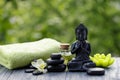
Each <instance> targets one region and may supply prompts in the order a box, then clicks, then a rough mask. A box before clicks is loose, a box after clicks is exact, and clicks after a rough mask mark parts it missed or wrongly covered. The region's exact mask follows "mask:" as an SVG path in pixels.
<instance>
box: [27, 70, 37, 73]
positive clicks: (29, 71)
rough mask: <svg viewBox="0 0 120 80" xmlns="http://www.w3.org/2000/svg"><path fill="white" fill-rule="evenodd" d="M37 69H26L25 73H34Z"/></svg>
mask: <svg viewBox="0 0 120 80" xmlns="http://www.w3.org/2000/svg"><path fill="white" fill-rule="evenodd" d="M33 71H35V69H25V73H32V72H33Z"/></svg>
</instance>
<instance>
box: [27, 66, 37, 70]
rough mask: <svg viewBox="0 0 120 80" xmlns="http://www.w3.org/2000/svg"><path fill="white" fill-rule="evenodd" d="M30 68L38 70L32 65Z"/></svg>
mask: <svg viewBox="0 0 120 80" xmlns="http://www.w3.org/2000/svg"><path fill="white" fill-rule="evenodd" d="M29 68H30V69H37V68H35V67H34V66H32V65H30V66H29Z"/></svg>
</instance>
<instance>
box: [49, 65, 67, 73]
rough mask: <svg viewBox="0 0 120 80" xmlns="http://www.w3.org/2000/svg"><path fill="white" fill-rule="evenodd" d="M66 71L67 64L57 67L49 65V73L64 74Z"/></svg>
mask: <svg viewBox="0 0 120 80" xmlns="http://www.w3.org/2000/svg"><path fill="white" fill-rule="evenodd" d="M65 69H66V65H65V64H60V65H57V66H52V65H49V66H48V67H47V70H48V72H63V71H65Z"/></svg>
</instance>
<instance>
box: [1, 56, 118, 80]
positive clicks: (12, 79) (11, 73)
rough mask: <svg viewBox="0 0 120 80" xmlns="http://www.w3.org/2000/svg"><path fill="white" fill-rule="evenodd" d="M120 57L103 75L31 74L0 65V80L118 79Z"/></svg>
mask: <svg viewBox="0 0 120 80" xmlns="http://www.w3.org/2000/svg"><path fill="white" fill-rule="evenodd" d="M119 68H120V58H115V63H114V64H113V65H112V66H111V67H110V68H108V69H106V70H105V71H106V72H105V75H103V76H89V75H87V74H86V73H85V72H58V73H46V74H42V75H38V76H33V75H32V74H31V73H24V69H19V70H8V69H6V68H4V67H2V66H0V80H120V69H119Z"/></svg>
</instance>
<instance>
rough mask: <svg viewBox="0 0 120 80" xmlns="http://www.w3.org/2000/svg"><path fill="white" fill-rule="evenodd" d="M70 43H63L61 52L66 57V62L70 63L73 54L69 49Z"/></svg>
mask: <svg viewBox="0 0 120 80" xmlns="http://www.w3.org/2000/svg"><path fill="white" fill-rule="evenodd" d="M69 46H70V44H68V43H62V44H61V45H60V53H61V55H62V57H63V58H64V64H66V65H67V64H68V62H69V61H70V60H71V59H72V54H71V52H70V50H69Z"/></svg>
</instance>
